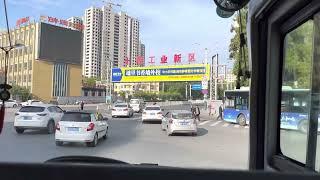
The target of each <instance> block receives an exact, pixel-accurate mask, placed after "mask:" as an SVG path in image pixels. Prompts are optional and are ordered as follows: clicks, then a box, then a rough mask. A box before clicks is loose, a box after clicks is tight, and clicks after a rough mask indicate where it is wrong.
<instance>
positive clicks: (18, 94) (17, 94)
mask: <svg viewBox="0 0 320 180" xmlns="http://www.w3.org/2000/svg"><path fill="white" fill-rule="evenodd" d="M10 93H11V96H12V98H13V99H19V100H21V101H27V100H28V99H30V98H32V95H31V93H30V90H29V89H27V88H25V87H23V86H18V85H12V88H11V89H10Z"/></svg>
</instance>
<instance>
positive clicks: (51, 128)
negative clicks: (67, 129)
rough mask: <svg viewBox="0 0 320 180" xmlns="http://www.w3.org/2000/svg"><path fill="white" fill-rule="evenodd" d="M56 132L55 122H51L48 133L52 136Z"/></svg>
mask: <svg viewBox="0 0 320 180" xmlns="http://www.w3.org/2000/svg"><path fill="white" fill-rule="evenodd" d="M54 130H55V125H54V122H53V121H52V120H51V121H49V123H48V125H47V132H48V134H52V133H54Z"/></svg>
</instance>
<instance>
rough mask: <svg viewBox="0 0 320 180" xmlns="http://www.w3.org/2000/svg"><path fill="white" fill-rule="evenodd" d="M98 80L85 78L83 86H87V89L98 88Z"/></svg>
mask: <svg viewBox="0 0 320 180" xmlns="http://www.w3.org/2000/svg"><path fill="white" fill-rule="evenodd" d="M97 80H98V79H97V78H96V77H90V78H88V77H85V78H84V79H83V81H82V82H83V86H86V87H95V86H96V81H97Z"/></svg>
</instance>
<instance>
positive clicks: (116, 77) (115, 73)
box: [112, 68, 122, 82]
mask: <svg viewBox="0 0 320 180" xmlns="http://www.w3.org/2000/svg"><path fill="white" fill-rule="evenodd" d="M121 79H122V71H121V69H120V68H113V69H112V81H119V82H120V81H121Z"/></svg>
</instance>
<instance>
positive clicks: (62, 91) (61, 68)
mask: <svg viewBox="0 0 320 180" xmlns="http://www.w3.org/2000/svg"><path fill="white" fill-rule="evenodd" d="M67 79H68V66H67V65H66V64H55V65H54V67H53V87H52V88H53V91H52V96H54V97H57V96H67V86H68V84H67Z"/></svg>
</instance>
